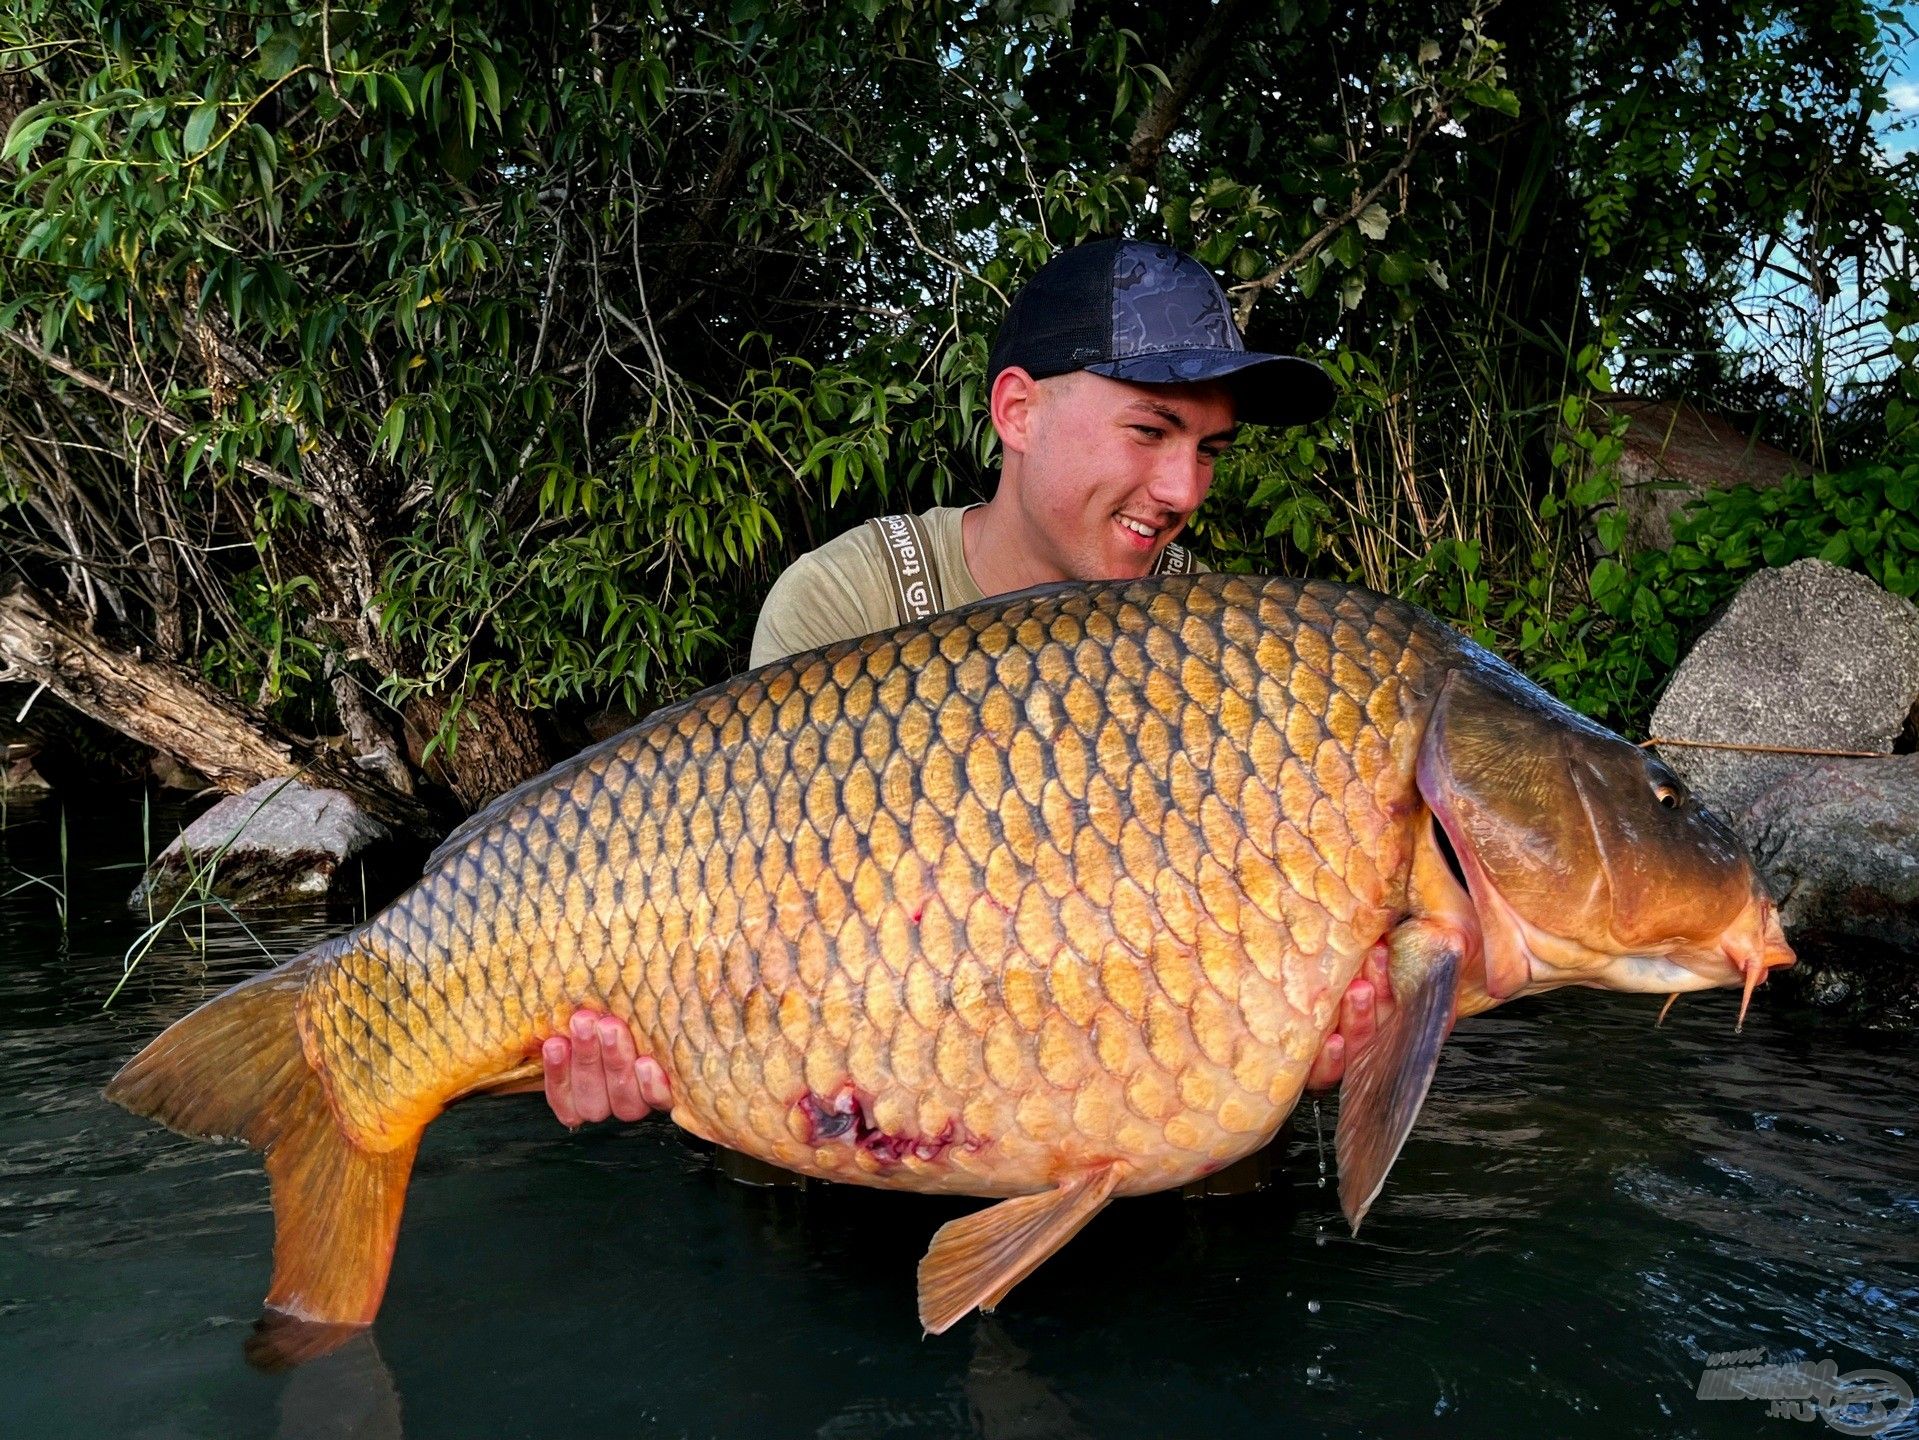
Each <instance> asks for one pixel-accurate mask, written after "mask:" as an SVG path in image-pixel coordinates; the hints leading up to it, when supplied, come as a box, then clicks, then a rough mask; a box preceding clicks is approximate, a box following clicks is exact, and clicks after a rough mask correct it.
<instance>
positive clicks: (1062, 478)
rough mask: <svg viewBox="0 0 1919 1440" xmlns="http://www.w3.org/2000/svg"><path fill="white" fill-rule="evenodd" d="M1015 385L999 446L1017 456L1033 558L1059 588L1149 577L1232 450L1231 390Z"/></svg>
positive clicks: (1062, 380) (1058, 381)
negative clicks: (1051, 572) (1055, 574)
mask: <svg viewBox="0 0 1919 1440" xmlns="http://www.w3.org/2000/svg"><path fill="white" fill-rule="evenodd" d="M1009 373H1010V372H1009ZM1019 378H1020V379H1021V380H1023V381H1024V385H1023V386H1017V385H1016V386H1015V387H1014V390H1015V395H1014V399H1013V405H1012V407H1011V410H1010V413H1009V414H1008V415H1007V417H1006V422H1007V423H1003V424H1001V426H1000V438H1001V442H1002V443H1003V444H1004V445H1005V447H1006V449H1007V451H1008V452H1009V456H1010V454H1011V453H1014V452H1017V453H1018V455H1019V457H1020V461H1019V464H1018V466H1017V488H1016V496H1015V498H1016V501H1017V503H1018V506H1019V509H1020V511H1021V513H1022V517H1023V518H1024V520H1025V522H1026V524H1027V526H1028V527H1029V528H1030V532H1031V534H1032V535H1033V538H1034V544H1035V549H1036V551H1037V552H1038V554H1039V555H1040V557H1041V558H1042V559H1043V560H1045V561H1046V562H1047V563H1048V565H1049V566H1050V567H1051V568H1055V569H1057V570H1058V571H1059V574H1060V577H1061V578H1063V579H1068V580H1124V579H1131V578H1134V577H1137V576H1140V575H1146V574H1150V573H1151V571H1152V569H1153V566H1154V564H1155V563H1156V562H1157V561H1158V559H1159V556H1160V552H1161V551H1163V550H1164V549H1165V548H1166V547H1167V545H1169V544H1171V543H1172V540H1173V537H1174V536H1176V535H1177V534H1179V532H1180V530H1181V528H1182V527H1183V526H1184V525H1185V524H1186V521H1187V518H1188V517H1189V516H1191V514H1192V513H1193V511H1194V510H1196V509H1198V508H1199V503H1200V501H1202V500H1204V499H1205V498H1206V492H1207V491H1208V490H1209V489H1210V488H1211V487H1212V483H1213V462H1214V461H1215V460H1216V459H1218V457H1219V455H1220V454H1221V453H1222V452H1223V451H1224V450H1225V449H1226V447H1227V446H1228V445H1230V444H1231V443H1232V439H1233V433H1234V425H1233V397H1232V394H1231V392H1229V391H1228V390H1227V389H1226V388H1225V387H1224V386H1223V385H1218V384H1213V383H1206V384H1193V385H1137V384H1132V383H1129V382H1127V381H1123V380H1109V379H1107V378H1106V377H1104V376H1102V375H1094V374H1092V373H1090V372H1089V371H1084V370H1081V371H1075V372H1073V373H1072V374H1068V375H1060V376H1055V377H1054V378H1052V379H1049V380H1040V381H1033V380H1031V379H1027V378H1026V377H1025V375H1024V372H1019ZM1006 381H1007V377H1006V376H1002V377H1001V384H1002V385H1003V384H1005V383H1006ZM996 388H998V387H996ZM999 408H1000V407H999V406H998V405H996V407H995V411H996V414H995V418H996V420H997V419H998V418H999V414H998V411H999ZM1010 473H1012V471H1011V467H1009V474H1010ZM1002 483H1004V480H1002Z"/></svg>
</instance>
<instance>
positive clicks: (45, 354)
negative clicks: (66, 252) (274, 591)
mask: <svg viewBox="0 0 1919 1440" xmlns="http://www.w3.org/2000/svg"><path fill="white" fill-rule="evenodd" d="M0 337H4V338H6V339H7V340H10V341H12V342H13V344H15V345H17V346H18V347H19V348H20V349H22V350H24V351H26V352H27V354H29V355H31V356H33V358H34V359H36V360H38V361H39V362H40V363H41V364H43V365H45V366H46V367H47V368H48V369H50V370H55V371H58V372H59V373H60V374H62V375H64V376H66V377H67V379H69V380H71V381H73V382H74V383H75V384H77V385H83V386H85V387H86V388H87V389H89V390H92V391H94V392H96V393H97V394H101V395H104V396H106V397H107V399H109V400H111V401H113V403H114V404H116V405H121V406H124V407H125V408H127V409H128V410H131V411H133V412H134V413H135V414H136V415H143V416H145V417H146V418H147V419H148V420H151V421H152V422H153V423H154V424H155V425H158V426H159V427H160V428H161V429H162V430H164V431H166V432H167V434H169V435H171V436H173V437H174V439H176V440H177V439H180V438H181V437H183V436H185V435H187V434H188V433H189V432H190V431H191V430H192V429H193V427H192V426H191V425H189V424H188V423H187V422H186V421H185V420H183V419H181V418H180V417H179V416H178V415H175V414H174V413H173V412H172V411H171V410H166V409H163V408H161V407H160V406H158V405H155V404H152V403H150V402H149V401H146V400H142V399H141V398H140V397H139V396H138V395H134V394H132V393H130V392H128V391H125V390H122V389H121V388H120V387H119V386H118V385H115V384H112V383H111V382H109V381H106V380H102V379H101V378H100V377H99V376H98V375H94V374H91V373H89V372H88V371H85V370H82V369H81V368H80V367H79V366H78V365H75V364H74V363H73V362H72V361H71V360H67V359H64V358H62V357H61V356H59V355H55V354H54V353H53V352H52V351H50V350H43V349H41V348H40V346H39V344H38V343H36V342H35V341H33V340H30V339H28V338H27V337H26V336H25V335H22V334H21V333H20V332H19V331H17V330H0ZM234 464H235V465H237V466H239V468H240V469H242V470H244V471H246V473H247V474H249V475H251V476H253V477H255V478H256V479H259V480H264V481H266V482H267V483H268V484H269V485H278V486H279V487H280V488H281V489H282V490H285V491H286V492H287V493H288V494H290V495H293V496H297V497H298V498H299V499H301V500H305V501H306V502H307V503H308V504H318V503H319V501H318V499H317V498H316V497H315V496H314V495H312V494H311V493H309V492H308V490H307V488H306V487H305V486H304V485H302V484H301V483H300V482H299V481H298V480H295V479H294V478H293V477H292V476H290V475H283V474H281V473H280V472H279V471H278V470H275V469H274V468H273V467H272V466H271V465H265V464H262V463H261V462H260V461H258V460H253V459H249V458H247V457H246V456H241V457H240V458H239V459H238V460H236V461H234Z"/></svg>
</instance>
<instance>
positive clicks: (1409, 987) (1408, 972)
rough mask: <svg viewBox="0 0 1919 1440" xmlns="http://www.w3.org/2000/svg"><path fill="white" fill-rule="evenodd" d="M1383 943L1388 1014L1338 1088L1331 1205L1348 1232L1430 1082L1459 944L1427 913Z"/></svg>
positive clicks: (1374, 1192) (1454, 985)
mask: <svg viewBox="0 0 1919 1440" xmlns="http://www.w3.org/2000/svg"><path fill="white" fill-rule="evenodd" d="M1391 946H1392V959H1391V962H1390V965H1391V974H1392V986H1393V1007H1394V1008H1393V1012H1392V1015H1391V1017H1390V1018H1389V1019H1388V1020H1387V1021H1386V1022H1385V1024H1384V1025H1382V1026H1381V1027H1380V1030H1379V1033H1378V1034H1377V1035H1376V1036H1375V1037H1374V1038H1373V1042H1372V1044H1370V1045H1368V1046H1367V1047H1366V1048H1365V1049H1364V1050H1362V1051H1360V1053H1359V1054H1358V1055H1357V1056H1356V1057H1354V1059H1353V1060H1352V1061H1351V1062H1350V1063H1349V1064H1348V1065H1347V1067H1346V1079H1345V1081H1344V1082H1343V1083H1342V1085H1341V1086H1340V1091H1339V1135H1338V1140H1337V1144H1336V1149H1337V1152H1338V1156H1339V1204H1340V1208H1341V1209H1342V1210H1344V1211H1345V1212H1346V1222H1347V1224H1349V1225H1351V1226H1352V1227H1353V1233H1354V1234H1355V1235H1356V1234H1358V1233H1359V1222H1360V1221H1361V1220H1363V1219H1365V1218H1366V1211H1367V1210H1368V1209H1369V1208H1370V1207H1371V1205H1372V1203H1373V1201H1374V1199H1375V1198H1376V1197H1377V1196H1378V1194H1379V1191H1380V1187H1381V1186H1383V1185H1384V1184H1385V1183H1386V1173H1387V1172H1388V1171H1389V1170H1391V1169H1392V1168H1393V1161H1394V1160H1396V1159H1398V1158H1399V1150H1400V1147H1401V1146H1402V1145H1404V1144H1405V1143H1406V1136H1407V1133H1408V1132H1409V1131H1411V1129H1412V1128H1413V1121H1414V1120H1415V1119H1417V1118H1418V1115H1419V1107H1420V1105H1421V1104H1423V1103H1424V1101H1425V1099H1426V1091H1427V1090H1428V1089H1429V1088H1430V1087H1431V1085H1432V1083H1433V1071H1434V1069H1435V1068H1437V1066H1438V1064H1439V1050H1440V1046H1442V1045H1443V1044H1444V1043H1445V1041H1446V1032H1447V1030H1448V1028H1449V1027H1450V1026H1451V1024H1452V1020H1453V997H1454V993H1455V991H1456V990H1457V989H1458V982H1459V968H1460V963H1461V955H1462V952H1463V949H1464V946H1463V943H1462V937H1461V936H1460V935H1459V933H1458V931H1456V930H1455V929H1453V928H1452V927H1451V926H1447V925H1438V924H1434V923H1433V922H1431V921H1427V920H1409V921H1407V922H1406V923H1405V924H1403V925H1401V926H1400V927H1399V928H1398V929H1397V930H1395V931H1394V932H1393V935H1392V942H1391Z"/></svg>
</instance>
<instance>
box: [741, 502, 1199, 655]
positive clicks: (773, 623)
mask: <svg viewBox="0 0 1919 1440" xmlns="http://www.w3.org/2000/svg"><path fill="white" fill-rule="evenodd" d="M972 508H973V507H972V506H970V505H936V506H934V507H933V508H932V509H931V510H925V511H922V512H921V513H920V515H919V523H920V532H921V533H922V534H923V535H925V537H926V544H927V547H928V548H929V549H931V550H932V552H933V569H934V570H935V572H936V573H937V574H938V575H939V579H940V590H941V595H940V598H941V600H942V601H943V603H944V608H946V609H948V610H952V609H955V608H957V607H958V606H961V605H970V604H972V603H973V602H974V601H975V600H984V599H985V598H986V597H985V595H984V594H982V593H981V591H980V588H979V582H978V581H977V580H975V579H974V578H973V572H972V571H971V570H968V569H967V568H966V546H965V544H964V542H963V541H962V540H961V538H960V516H962V515H964V514H965V513H966V512H967V511H968V510H970V509H972ZM1188 566H1189V568H1190V569H1192V570H1195V571H1199V570H1206V569H1209V568H1210V567H1209V566H1207V565H1205V564H1203V563H1201V562H1200V561H1199V560H1198V558H1197V557H1188ZM906 620H907V617H906V616H905V615H903V614H901V613H900V603H899V600H898V598H897V594H896V590H895V587H894V584H893V572H892V569H891V566H890V562H889V561H888V560H887V557H886V542H885V541H884V540H882V539H881V538H880V536H879V533H878V532H877V531H876V530H875V529H874V528H873V527H872V526H871V525H855V526H854V527H853V528H852V529H851V530H848V531H847V532H846V533H845V534H843V535H839V536H836V537H834V538H833V539H831V540H829V541H827V542H826V543H825V544H824V545H822V546H820V547H819V548H818V549H817V550H809V551H807V552H806V553H805V554H804V555H802V556H800V558H799V559H797V560H795V561H794V562H793V563H792V564H791V565H789V566H787V567H786V569H785V570H784V571H782V572H781V574H780V578H779V579H777V580H775V581H774V582H773V588H772V589H771V590H769V591H767V592H766V603H765V604H763V605H762V606H761V607H760V619H759V624H758V625H757V626H756V627H755V628H754V631H753V650H752V656H751V659H750V661H749V663H750V664H752V665H754V666H759V665H770V664H771V663H772V662H773V661H775V660H781V659H784V658H785V657H786V656H788V655H797V654H799V652H800V651H802V650H817V649H819V648H820V647H821V646H823V645H832V644H834V643H836V642H837V641H840V640H856V639H858V638H859V637H860V636H862V635H871V634H872V633H873V632H874V631H875V630H890V629H892V628H893V627H894V626H895V625H904V624H905V623H906Z"/></svg>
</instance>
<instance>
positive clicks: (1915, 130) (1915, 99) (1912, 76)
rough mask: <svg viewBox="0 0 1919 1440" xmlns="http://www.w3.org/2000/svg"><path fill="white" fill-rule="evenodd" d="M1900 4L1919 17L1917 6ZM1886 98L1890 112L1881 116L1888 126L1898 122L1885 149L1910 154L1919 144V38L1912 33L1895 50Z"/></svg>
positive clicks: (1889, 136)
mask: <svg viewBox="0 0 1919 1440" xmlns="http://www.w3.org/2000/svg"><path fill="white" fill-rule="evenodd" d="M1900 8H1901V9H1902V10H1904V11H1905V13H1906V16H1907V18H1908V19H1919V7H1915V6H1911V5H1907V6H1901V7H1900ZM1886 98H1887V99H1888V100H1889V101H1891V102H1892V112H1893V113H1892V114H1891V115H1888V116H1883V117H1881V118H1882V120H1883V121H1884V123H1885V124H1886V125H1888V126H1893V125H1898V126H1899V129H1898V130H1896V131H1894V133H1892V134H1888V135H1887V136H1886V149H1887V151H1888V152H1889V153H1891V154H1893V155H1909V154H1911V153H1912V151H1913V150H1914V149H1915V148H1919V39H1914V38H1913V37H1912V36H1911V35H1908V36H1906V37H1905V40H1904V42H1903V43H1902V44H1901V45H1900V47H1899V50H1898V51H1897V54H1896V58H1895V64H1894V67H1893V75H1892V79H1891V80H1890V81H1889V82H1888V84H1887V86H1886Z"/></svg>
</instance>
